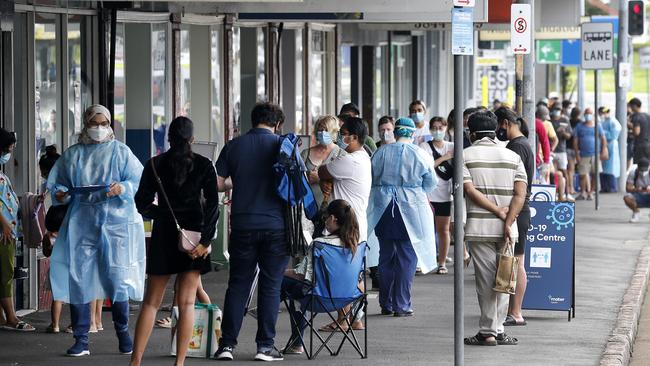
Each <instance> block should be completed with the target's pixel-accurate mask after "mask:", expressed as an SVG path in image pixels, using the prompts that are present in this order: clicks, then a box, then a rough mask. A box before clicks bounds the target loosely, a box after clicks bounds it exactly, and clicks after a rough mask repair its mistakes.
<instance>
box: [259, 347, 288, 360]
mask: <svg viewBox="0 0 650 366" xmlns="http://www.w3.org/2000/svg"><path fill="white" fill-rule="evenodd" d="M254 360H255V361H282V360H284V357H282V353H280V351H278V349H277V348H275V347H273V348H272V349H270V350H268V351H266V352H257V354H256V355H255V358H254Z"/></svg>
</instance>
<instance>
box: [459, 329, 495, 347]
mask: <svg viewBox="0 0 650 366" xmlns="http://www.w3.org/2000/svg"><path fill="white" fill-rule="evenodd" d="M489 337H494V336H491V335H490V336H484V335H483V334H481V333H480V332H479V333H476V335H475V336H473V337H469V338H465V340H464V343H465V344H466V345H468V346H496V345H497V340H496V339H494V340H491V341H488V340H487V339H488V338H489Z"/></svg>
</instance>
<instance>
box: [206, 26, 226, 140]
mask: <svg viewBox="0 0 650 366" xmlns="http://www.w3.org/2000/svg"><path fill="white" fill-rule="evenodd" d="M215 28H216V27H214V28H213V29H212V30H211V33H210V47H211V52H210V78H211V82H210V88H211V90H210V94H211V96H212V98H211V99H212V100H211V103H210V104H211V108H212V110H211V113H210V116H211V119H212V129H213V132H212V141H214V142H217V143H218V144H219V147H223V145H224V143H225V140H224V139H225V131H224V123H223V115H222V112H221V111H222V108H223V105H222V103H221V101H222V95H221V62H220V61H221V37H222V33H221V32H220V31H218V30H216V29H215Z"/></svg>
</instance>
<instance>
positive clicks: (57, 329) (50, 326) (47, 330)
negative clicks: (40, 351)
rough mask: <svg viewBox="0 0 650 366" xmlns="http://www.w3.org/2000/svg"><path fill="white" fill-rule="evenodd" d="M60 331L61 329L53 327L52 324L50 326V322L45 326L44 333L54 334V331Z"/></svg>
mask: <svg viewBox="0 0 650 366" xmlns="http://www.w3.org/2000/svg"><path fill="white" fill-rule="evenodd" d="M60 332H61V330H60V329H59V327H54V326H52V324H50V325H48V326H47V328H45V333H52V334H56V333H60Z"/></svg>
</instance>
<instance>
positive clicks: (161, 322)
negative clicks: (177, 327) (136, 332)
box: [156, 316, 172, 329]
mask: <svg viewBox="0 0 650 366" xmlns="http://www.w3.org/2000/svg"><path fill="white" fill-rule="evenodd" d="M156 327H158V328H166V329H171V327H172V317H171V316H168V317H165V318H162V319H158V320H156Z"/></svg>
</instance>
